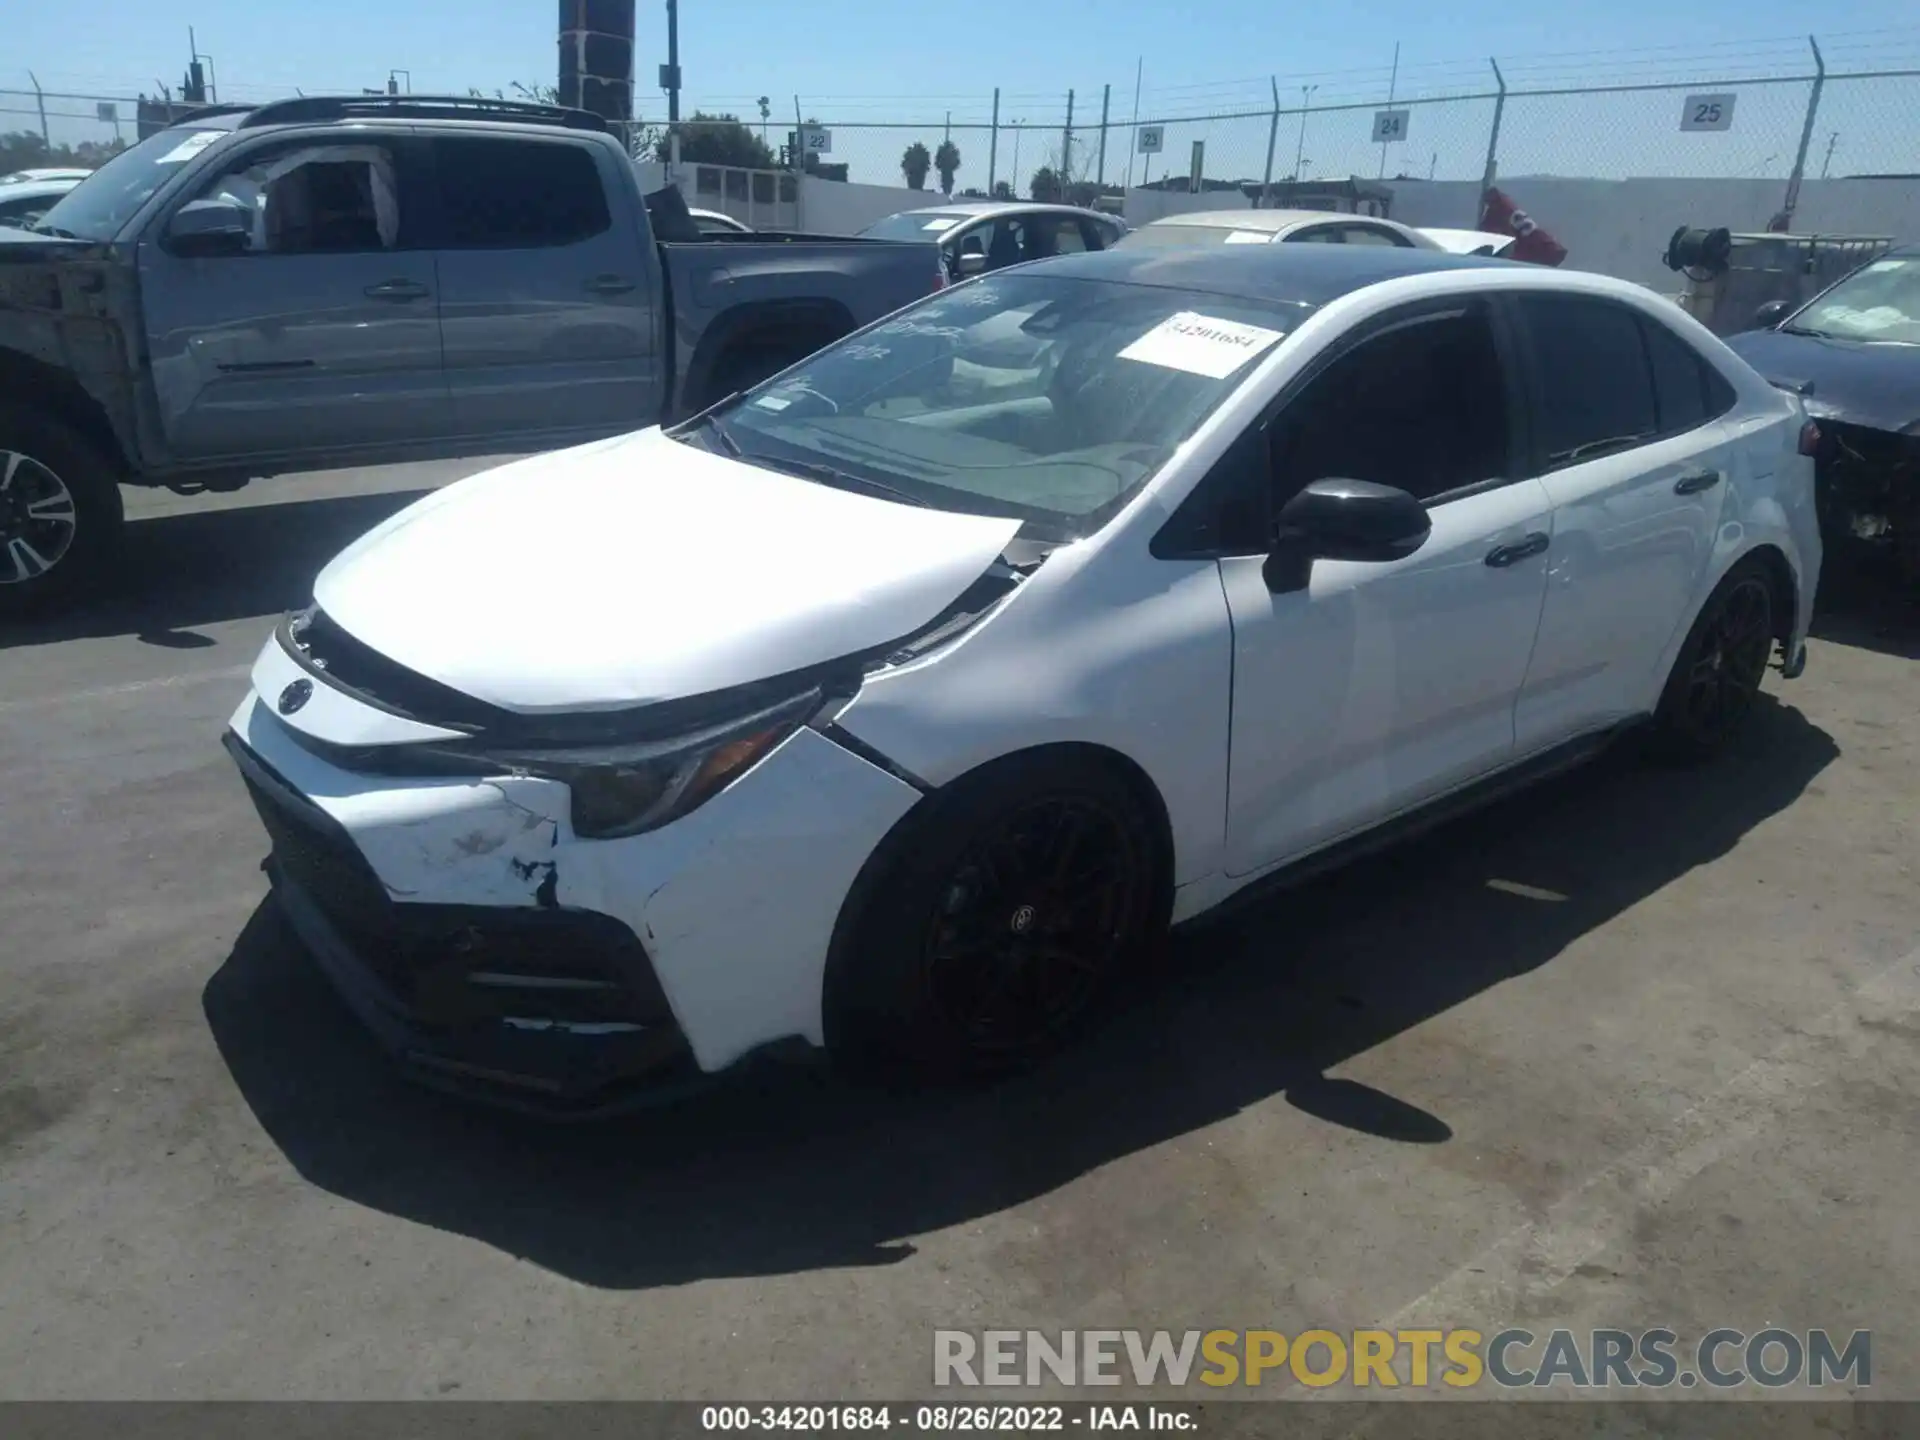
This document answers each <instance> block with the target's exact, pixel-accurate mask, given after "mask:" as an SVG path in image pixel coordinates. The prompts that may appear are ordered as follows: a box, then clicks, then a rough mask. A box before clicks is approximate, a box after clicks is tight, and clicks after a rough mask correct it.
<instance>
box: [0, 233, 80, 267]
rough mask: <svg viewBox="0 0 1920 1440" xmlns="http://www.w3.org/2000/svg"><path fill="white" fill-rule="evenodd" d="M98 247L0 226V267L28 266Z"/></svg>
mask: <svg viewBox="0 0 1920 1440" xmlns="http://www.w3.org/2000/svg"><path fill="white" fill-rule="evenodd" d="M98 248H100V245H99V242H98V241H95V240H75V239H72V238H71V237H69V236H66V235H49V234H47V233H46V232H44V231H41V230H22V229H20V228H19V227H18V226H17V225H0V265H26V264H32V263H33V262H35V261H39V260H51V259H54V258H56V257H58V256H62V255H80V254H84V253H85V252H86V251H89V250H95V249H98Z"/></svg>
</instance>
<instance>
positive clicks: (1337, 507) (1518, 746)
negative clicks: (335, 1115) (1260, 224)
mask: <svg viewBox="0 0 1920 1440" xmlns="http://www.w3.org/2000/svg"><path fill="white" fill-rule="evenodd" d="M1009 327H1012V328H1013V329H1015V330H1017V331H1018V332H1020V334H1021V335H1022V336H1023V337H1024V338H1025V340H1026V341H1027V342H1028V348H1027V349H1026V350H1023V351H1021V352H1020V353H1019V354H1017V355H1014V356H1012V357H1011V358H1010V359H1009V360H1007V361H1006V363H1009V364H1012V365H1014V366H1015V367H1016V368H1017V369H1018V371H1019V374H1020V377H1021V381H1020V383H1018V384H1011V383H1010V384H1008V385H1005V386H1001V387H997V388H992V389H990V390H989V391H988V392H987V393H986V394H985V395H984V397H983V395H982V393H981V392H980V391H979V390H978V389H977V388H974V387H961V388H959V389H958V390H956V389H955V388H953V387H952V386H951V385H950V383H949V380H948V373H949V369H950V366H951V365H952V364H953V363H954V362H959V361H966V362H968V363H971V364H972V365H974V366H975V367H992V366H995V365H997V364H1000V363H1002V359H1001V357H1002V356H1003V355H1004V354H1005V353H1006V350H1007V343H1008V342H1007V340H1006V331H1007V330H1008V328H1009ZM977 337H985V338H984V339H977ZM1810 436H1811V431H1810V427H1808V425H1807V422H1806V417H1805V415H1804V413H1803V411H1802V409H1801V405H1800V402H1799V400H1798V399H1797V398H1796V397H1794V396H1792V395H1789V394H1787V393H1785V392H1783V391H1781V390H1778V389H1776V388H1774V387H1773V386H1771V385H1769V384H1768V383H1767V382H1766V381H1765V380H1763V379H1761V377H1760V376H1758V375H1757V374H1755V373H1754V372H1753V371H1752V370H1751V369H1750V368H1748V367H1747V365H1745V364H1744V363H1743V362H1742V361H1741V360H1740V359H1739V358H1738V357H1737V356H1735V355H1734V354H1733V352H1732V351H1731V350H1729V349H1728V348H1727V347H1726V346H1725V345H1724V344H1722V343H1721V342H1720V341H1719V340H1717V339H1715V338H1714V337H1713V335H1711V334H1710V333H1709V332H1708V331H1706V330H1705V329H1704V328H1702V327H1701V326H1700V325H1699V324H1697V323H1696V322H1694V321H1693V320H1692V319H1690V318H1688V317H1687V316H1686V315H1684V314H1682V313H1681V312H1680V311H1678V310H1676V309H1675V308H1673V307H1672V306H1670V305H1667V304H1665V303H1664V302H1662V301H1660V300H1659V299H1658V298H1657V297H1655V296H1654V295H1653V294H1652V293H1651V292H1650V291H1647V290H1645V289H1643V288H1641V287H1639V286H1636V285H1630V284H1627V283H1625V282H1622V281H1617V280H1612V279H1608V278H1604V277H1601V276H1597V275H1584V274H1570V273H1563V272H1560V271H1557V270H1549V269H1533V268H1527V267H1519V266H1511V265H1506V264H1501V263H1499V262H1493V261H1487V260H1478V259H1463V258H1456V257H1452V256H1447V255H1442V254H1437V253H1435V252H1433V251H1431V250H1426V249H1417V248H1410V247H1408V248H1403V247H1386V246H1345V247H1338V248H1336V247H1331V246H1278V247H1275V246H1268V247H1255V246H1246V247H1240V246H1210V247H1206V248H1200V249H1193V250H1189V251H1185V252H1173V251H1166V250H1155V249H1152V248H1135V247H1133V246H1131V245H1130V244H1123V245H1121V246H1119V247H1117V248H1115V249H1113V250H1111V251H1108V252H1105V253H1099V254H1084V255H1075V256H1070V257H1062V258H1059V259H1054V260H1041V261H1036V262H1035V263H1033V264H1031V265H1026V266H1021V267H1019V268H1017V269H1012V270H1008V271H1006V272H1004V273H1002V274H997V275H989V276H985V277H983V278H981V279H978V280H975V281H971V282H969V283H966V284H962V285H959V286H955V287H952V288H950V289H948V290H945V291H943V292H940V293H938V294H936V295H935V296H933V297H931V298H929V299H927V300H925V301H922V302H919V303H917V304H914V305H911V306H908V307H907V308H906V309H904V310H901V311H898V312H896V313H895V314H893V315H892V316H890V317H888V318H887V319H885V320H883V321H881V322H879V323H877V324H875V325H871V326H869V327H867V328H866V329H864V330H862V331H859V332H857V333H856V334H854V335H851V336H849V337H847V338H846V339H844V340H841V341H838V342H836V343H834V344H832V345H829V346H828V347H826V348H825V349H824V350H822V351H820V352H818V353H816V354H814V355H813V356H811V357H810V358H808V359H806V360H804V361H802V362H800V363H799V364H798V365H796V366H794V367H792V368H791V369H789V370H787V371H785V372H783V373H782V374H780V375H778V376H776V377H774V378H773V379H771V380H769V381H767V382H765V383H764V384H761V385H758V386H755V387H754V388H752V389H750V390H747V391H746V392H745V393H744V394H742V395H740V396H737V397H734V398H733V399H731V400H729V401H724V402H722V403H721V404H719V405H717V406H715V407H713V408H712V409H710V410H708V411H706V412H704V413H703V414H701V415H699V416H696V417H694V418H693V419H691V420H689V421H687V422H685V423H684V424H682V425H680V426H677V427H675V428H674V429H671V430H661V429H649V430H646V431H643V432H640V433H638V434H634V435H629V436H624V437H620V438H617V439H613V440H609V441H605V442H602V443H598V444H592V445H586V446H582V447H579V448H576V449H571V450H564V451H560V452H557V453H551V454H545V455H540V456H535V457H533V458H530V459H525V460H520V461H517V462H514V463H511V464H508V465H506V466H503V467H502V468H500V469H497V470H494V471H491V472H488V473H484V474H481V475H478V476H475V477H473V478H471V479H467V480H464V481H461V482H459V483H457V484H454V485H450V486H448V487H446V488H445V489H442V490H440V491H438V492H436V493H435V494H433V495H430V496H428V497H427V498H425V499H423V500H420V501H419V502H417V503H416V504H414V505H412V506H410V507H409V508H407V509H405V510H403V511H401V512H400V513H399V514H397V515H395V516H394V517H393V518H392V519H390V520H388V521H387V522H386V523H385V524H383V525H381V526H379V527H378V528H376V529H375V530H373V531H372V532H371V533H369V534H368V535H366V536H364V537H362V538H361V539H360V540H359V541H357V542H356V543H355V544H353V545H352V546H350V547H349V548H348V549H347V550H346V551H345V552H344V553H342V554H341V555H340V556H339V557H338V558H336V559H335V560H334V561H333V562H332V563H331V564H330V565H328V566H327V567H326V569H325V570H324V571H322V573H321V574H320V576H319V579H318V581H317V582H316V584H315V587H314V605H313V606H312V608H310V609H308V610H306V611H303V612H302V613H300V614H298V615H296V616H292V617H289V619H288V620H286V621H285V622H283V623H282V624H281V626H280V628H279V630H278V631H277V633H276V634H275V635H274V636H273V637H272V638H271V639H270V640H269V641H268V642H267V644H266V647H265V648H264V650H263V651H262V652H261V654H260V657H259V660H258V661H257V663H256V665H255V668H254V671H253V676H252V684H251V689H250V693H249V694H248V695H247V696H246V698H245V699H244V700H243V701H242V702H241V704H240V707H239V709H238V710H237V711H236V712H235V714H234V716H233V718H232V722H231V727H230V731H229V734H228V736H227V745H228V748H229V750H230V752H231V753H232V755H233V758H234V759H235V761H236V763H237V764H238V766H239V768H240V770H241V772H242V774H243V775H244V777H245V779H246V782H247V785H248V787H249V789H250V791H251V792H252V794H253V797H254V800H255V802H256V805H257V807H258V809H259V811H260V814H261V817H262V819H263V822H264V824H265V826H266V829H267V831H268V833H269V835H270V837H271V839H272V845H273V853H272V857H271V860H270V863H269V867H268V868H269V874H270V876H271V880H272V885H273V890H274V894H275V895H276V896H277V897H278V900H279V903H280V906H281V907H282V909H283V911H284V913H285V914H286V916H287V917H288V919H289V920H290V921H291V925H292V929H293V930H294V932H295V933H297V934H298V935H299V937H300V938H301V939H302V940H303V942H304V943H305V945H306V947H307V948H308V949H309V950H310V951H311V952H312V953H313V955H314V956H315V957H316V958H317V959H318V961H319V962H320V964H321V965H322V967H323V968H324V969H325V970H326V971H327V972H328V973H329V974H330V975H331V976H332V978H333V979H334V981H335V983H336V985H337V987H338V988H339V989H340V991H341V993H342V994H343V995H344V996H345V997H346V998H347V999H348V1001H349V1003H350V1004H351V1005H352V1006H353V1008H354V1009H355V1010H356V1011H357V1012H358V1013H359V1015H360V1016H361V1018H362V1019H363V1020H364V1021H365V1022H366V1024H367V1025H368V1026H369V1027H370V1028H371V1029H372V1030H373V1032H374V1033H375V1034H376V1035H377V1036H379V1037H380V1038H381V1039H382V1040H383V1041H384V1042H385V1043H386V1045H387V1046H388V1047H389V1048H390V1049H391V1051H392V1052H393V1053H394V1054H395V1055H396V1056H398V1057H400V1058H401V1059H402V1060H403V1061H404V1062H405V1064H406V1065H407V1066H408V1067H409V1068H410V1070H411V1071H412V1072H413V1073H414V1074H416V1075H417V1076H420V1077H422V1078H425V1079H428V1080H431V1081H433V1082H436V1083H439V1084H443V1085H446V1086H450V1087H453V1088H458V1089H464V1090H467V1091H470V1092H477V1093H481V1094H484V1095H487V1096H489V1097H491V1098H494V1099H496V1100H503V1101H505V1102H506V1103H510V1104H518V1105H521V1106H524V1107H528V1108H532V1109H536V1110H543V1111H547V1112H556V1113H565V1114H578V1113H583V1112H592V1111H595V1110H599V1109H605V1108H609V1107H616V1106H619V1105H623V1104H629V1103H639V1102H640V1101H642V1100H644V1099H646V1098H648V1097H650V1096H656V1095H658V1094H661V1093H665V1092H666V1091H667V1090H668V1089H670V1088H671V1087H672V1086H673V1085H674V1084H675V1082H677V1081H680V1080H686V1079H690V1078H696V1077H698V1076H700V1075H702V1074H703V1073H710V1072H715V1071H720V1070H722V1069H725V1068H726V1067H729V1066H732V1065H734V1064H736V1063H738V1062H740V1061H742V1060H743V1059H745V1058H746V1057H748V1056H750V1055H752V1054H754V1053H755V1052H756V1051H759V1050H760V1049H762V1048H763V1047H767V1046H774V1045H779V1044H781V1043H783V1042H789V1041H794V1040H796V1039H797V1040H798V1041H799V1042H802V1043H803V1044H804V1045H811V1046H825V1047H826V1048H827V1049H828V1050H830V1051H831V1052H832V1053H833V1054H834V1055H835V1056H836V1057H838V1058H841V1059H851V1060H854V1061H857V1062H860V1063H862V1064H865V1063H868V1062H874V1063H878V1064H880V1065H883V1066H887V1067H894V1068H904V1069H909V1070H914V1071H919V1072H929V1071H930V1072H933V1073H956V1072H958V1073H980V1072H992V1071H997V1070H1000V1069H1003V1068H1006V1067H1010V1066H1017V1065H1020V1064H1024V1063H1027V1062H1030V1061H1033V1060H1035V1059H1037V1058H1038V1057H1040V1056H1042V1055H1045V1054H1047V1053H1048V1052H1050V1051H1051V1050H1053V1049H1054V1048H1055V1047H1057V1046H1058V1045H1060V1044H1061V1043H1063V1041H1064V1040H1065V1039H1066V1038H1067V1037H1068V1036H1069V1035H1071V1034H1072V1033H1073V1032H1074V1030H1075V1029H1076V1028H1077V1027H1078V1026H1079V1025H1080V1023H1081V1022H1082V1021H1084V1020H1085V1019H1086V1018H1087V1017H1088V1016H1089V1015H1090V1014H1092V1013H1093V1012H1094V1008H1095V1005H1096V1002H1097V1001H1098V999H1099V998H1100V996H1101V994H1102V992H1103V989H1104V987H1105V986H1107V985H1108V984H1109V983H1110V982H1112V981H1113V980H1114V979H1115V978H1116V977H1117V976H1118V975H1120V974H1121V973H1123V970H1124V967H1125V965H1126V963H1127V961H1128V960H1129V958H1130V957H1131V956H1133V955H1135V954H1137V953H1138V952H1140V951H1141V949H1142V948H1143V947H1149V946H1151V944H1152V943H1153V941H1154V940H1155V938H1156V937H1157V936H1158V935H1159V934H1160V932H1161V931H1163V930H1164V929H1165V928H1166V927H1167V926H1168V924H1169V923H1170V922H1178V921H1183V920H1187V919H1190V918H1192V917H1194V916H1198V915H1201V914H1203V913H1205V912H1207V911H1209V910H1212V909H1213V908H1215V907H1216V906H1219V905H1220V904H1221V903H1222V902H1224V901H1226V900H1228V899H1229V898H1231V897H1234V896H1237V895H1241V894H1249V893H1253V891H1254V889H1255V887H1261V886H1265V885H1268V884H1273V883H1279V882H1281V881H1284V880H1287V879H1290V878H1293V877H1296V876H1298V875H1299V874H1300V873H1301V871H1302V868H1303V867H1311V866H1314V865H1316V864H1320V863H1325V862H1326V861H1328V860H1329V859H1334V858H1338V857H1339V856H1340V855H1342V854H1344V853H1346V852H1347V851H1348V850H1349V849H1350V848H1351V847H1354V846H1357V845H1361V844H1366V843H1377V842H1378V841H1379V840H1380V839H1382V838H1385V837H1388V836H1390V835H1392V834H1393V833H1395V831H1396V829H1398V828H1399V827H1402V826H1406V825H1409V824H1417V823H1419V822H1420V821H1422V820H1430V819H1431V818H1432V817H1433V816H1434V815H1435V814H1437V813H1441V812H1444V811H1450V810H1454V809H1458V808H1460V807H1463V806H1466V805H1469V804H1472V803H1474V802H1476V801H1478V800H1482V799H1485V798H1487V797H1488V796H1489V795H1491V794H1494V793H1498V792H1502V791H1504V790H1507V789H1511V788H1512V787H1513V786H1514V785H1515V784H1518V783H1521V782H1524V781H1526V780H1528V779H1531V778H1537V777H1539V776H1541V775H1544V774H1548V773H1552V772H1553V771H1555V770H1557V769H1559V768H1562V767H1563V766H1565V765H1566V764H1568V763H1571V762H1573V761H1575V760H1578V759H1580V758H1582V757H1584V756H1587V755H1589V754H1592V753H1594V752H1596V751H1597V750H1598V749H1599V748H1601V747H1602V746H1603V745H1605V744H1606V743H1607V742H1608V741H1609V740H1610V739H1611V738H1612V737H1614V736H1616V735H1618V734H1620V733H1621V732H1622V731H1623V730H1624V729H1626V728H1628V727H1641V726H1644V727H1647V728H1649V729H1650V731H1651V734H1652V738H1653V739H1654V740H1655V741H1656V742H1657V743H1658V745H1659V746H1660V747H1661V748H1662V749H1664V750H1666V751H1668V752H1670V753H1671V754H1673V755H1675V756H1679V757H1686V758H1696V759H1697V758H1703V757H1706V756H1708V755H1711V754H1713V753H1714V752H1716V751H1717V750H1719V749H1720V748H1721V747H1723V746H1724V745H1726V744H1727V743H1728V742H1729V741H1730V740H1731V739H1732V738H1733V737H1734V736H1735V735H1736V734H1737V733H1738V730H1739V726H1740V723H1741V721H1742V720H1743V718H1744V717H1745V716H1746V715H1747V714H1748V712H1749V711H1750V709H1751V708H1752V707H1753V705H1754V702H1755V697H1756V696H1757V694H1758V692H1759V689H1760V684H1761V679H1762V676H1763V673H1764V671H1765V670H1766V668H1767V665H1768V663H1769V660H1770V659H1771V658H1772V657H1773V656H1774V655H1775V654H1776V653H1777V654H1778V656H1779V658H1780V663H1781V668H1782V670H1783V672H1784V674H1785V675H1786V676H1787V677H1789V678H1791V677H1793V676H1796V675H1798V674H1799V673H1800V671H1801V669H1802V668H1803V665H1804V659H1805V639H1806V633H1807V626H1808V622H1809V619H1810V617H1811V614H1812V607H1813V596H1814V588H1815V584H1816V581H1817V578H1818V572H1819V566H1820V557H1821V552H1820V539H1819V531H1818V526H1817V522H1816V519H1815V514H1814V496H1813V462H1812V460H1811V459H1809V458H1808V451H1809V449H1810ZM529 517H539V519H540V522H541V523H542V524H544V525H546V526H548V527H549V529H548V531H547V532H546V534H547V537H548V540H549V541H550V542H551V543H550V545H549V546H548V548H547V549H545V550H543V549H541V548H540V546H539V545H534V546H533V548H532V549H531V550H530V549H529V544H530V540H529V537H530V535H531V534H532V533H533V532H530V530H529V528H528V527H529V524H530V519H529ZM543 556H544V557H545V558H542V557H543Z"/></svg>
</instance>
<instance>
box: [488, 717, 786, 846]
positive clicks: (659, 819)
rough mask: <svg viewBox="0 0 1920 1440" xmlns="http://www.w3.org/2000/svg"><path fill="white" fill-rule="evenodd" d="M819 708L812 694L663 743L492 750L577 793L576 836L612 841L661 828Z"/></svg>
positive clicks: (526, 770)
mask: <svg viewBox="0 0 1920 1440" xmlns="http://www.w3.org/2000/svg"><path fill="white" fill-rule="evenodd" d="M819 706H820V695H819V692H818V691H814V690H809V691H807V692H806V693H804V694H801V695H797V696H795V697H793V698H792V699H790V700H785V701H782V702H781V703H780V704H778V705H773V706H769V707H768V708H766V709H764V710H757V711H755V712H754V713H753V714H751V715H745V716H741V717H740V718H738V719H734V720H729V721H727V722H725V723H723V724H719V725H714V726H711V727H709V728H707V729H704V730H697V731H694V732H692V733H690V734H686V735H678V736H674V737H672V738H671V739H665V740H649V741H642V742H638V743H631V744H611V745H599V746H583V747H578V748H576V747H571V746H569V747H568V748H566V749H554V750H515V751H495V752H493V753H492V754H491V755H490V757H489V758H491V759H494V760H497V761H499V762H501V763H503V764H505V765H508V766H511V767H512V768H513V769H514V770H516V771H518V772H520V773H523V774H527V775H538V776H540V777H542V778H544V779H548V780H558V781H560V782H562V783H563V784H565V785H566V787H567V789H568V791H569V793H570V794H571V795H572V803H573V830H574V833H575V834H576V835H578V836H579V837H580V838H581V839H583V840H615V839H619V838H620V837H622V836H626V835H638V834H641V833H642V832H643V831H647V830H658V829H659V828H660V827H661V826H662V825H666V824H668V823H669V822H671V821H674V820H677V819H679V818H680V817H681V816H682V815H685V814H687V813H688V812H689V811H692V810H696V809H698V808H699V807H700V806H702V805H704V804H706V802H707V801H709V800H711V799H712V798H713V797H714V796H715V795H718V794H719V793H720V792H721V791H722V790H724V789H726V788H727V786H729V785H731V784H732V783H733V782H734V781H735V780H737V779H738V778H739V777H740V776H742V775H744V774H746V772H747V771H748V770H750V769H752V768H753V766H754V765H755V763H756V762H758V761H759V760H760V758H761V757H762V756H764V755H766V754H768V753H769V752H770V751H772V750H773V749H774V747H776V746H777V745H779V744H780V742H781V741H783V740H785V739H786V738H787V737H788V736H789V735H791V734H793V732H794V731H796V730H798V729H799V728H800V727H801V726H802V725H803V724H805V723H806V721H807V719H808V717H809V716H811V715H812V714H813V712H814V711H815V710H817V709H818V708H819Z"/></svg>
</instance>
